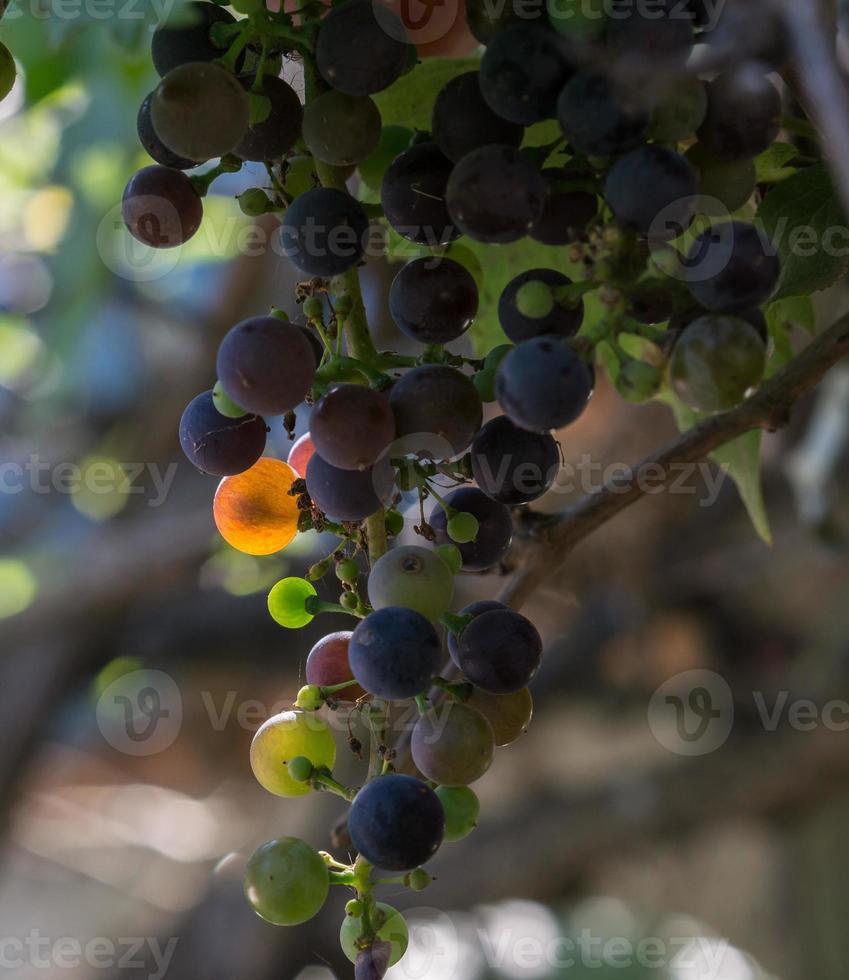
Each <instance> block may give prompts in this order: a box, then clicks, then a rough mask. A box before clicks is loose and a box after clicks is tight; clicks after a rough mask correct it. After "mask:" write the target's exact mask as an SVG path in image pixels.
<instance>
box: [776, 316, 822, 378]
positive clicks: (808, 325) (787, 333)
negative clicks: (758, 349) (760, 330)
mask: <svg viewBox="0 0 849 980" xmlns="http://www.w3.org/2000/svg"><path fill="white" fill-rule="evenodd" d="M766 325H767V329H768V330H769V335H770V337H771V338H772V341H773V344H774V345H775V351H774V353H773V355H772V357H771V358H770V361H769V365H768V367H767V376H768V377H771V376H772V375H773V374H775V372H776V371H778V370H779V369H780V368H783V367H784V365H785V364H788V363H789V362H790V361H792V360H793V357H794V354H795V352H794V350H793V344H792V336H793V332H794V331H795V330H804V331H806V332H807V333H809V334H814V333H816V329H817V315H816V310H815V309H814V303H813V300H812V299H811V297H810V296H789V297H787V299H779V300H776V301H775V302H773V303H770V305H769V306H768V307H767V309H766Z"/></svg>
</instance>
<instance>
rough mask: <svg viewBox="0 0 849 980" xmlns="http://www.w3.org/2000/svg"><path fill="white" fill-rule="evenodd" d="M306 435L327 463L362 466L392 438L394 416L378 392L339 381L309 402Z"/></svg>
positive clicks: (346, 467)
mask: <svg viewBox="0 0 849 980" xmlns="http://www.w3.org/2000/svg"><path fill="white" fill-rule="evenodd" d="M310 435H311V436H312V441H313V445H314V446H315V451H316V452H317V453H318V454H319V456H321V458H322V459H324V460H325V461H326V462H328V463H330V465H331V466H336V467H338V468H339V469H343V470H365V469H368V467H370V466H372V465H373V464H374V463H375V462H376V461H377V459H378V457H379V456H380V455H381V453H382V452H383V451H384V450H385V449H386V447H387V446H388V445H389V444H390V443H391V442H392V440H393V439H394V438H395V417H394V415H393V414H392V407H391V406H390V404H389V399H388V398H387V397H386V395H384V394H383V393H382V392H379V391H374V390H373V389H371V388H364V387H363V386H362V385H354V384H340V385H338V386H337V387H336V388H333V389H331V390H330V391H329V392H328V393H327V394H326V395H322V397H321V398H319V400H318V401H317V402H316V403H315V405H314V406H313V409H312V411H311V412H310Z"/></svg>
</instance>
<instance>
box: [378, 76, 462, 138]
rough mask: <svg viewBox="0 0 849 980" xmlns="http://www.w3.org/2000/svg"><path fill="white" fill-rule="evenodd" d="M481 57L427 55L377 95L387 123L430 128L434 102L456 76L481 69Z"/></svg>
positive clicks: (424, 129)
mask: <svg viewBox="0 0 849 980" xmlns="http://www.w3.org/2000/svg"><path fill="white" fill-rule="evenodd" d="M479 66H480V61H479V60H478V59H477V58H427V59H426V60H425V61H420V62H419V64H418V65H416V67H415V68H414V69H413V70H412V71H411V72H408V73H407V74H406V75H402V76H401V78H399V79H398V81H397V82H395V83H394V85H390V87H389V88H388V89H386V90H385V91H383V92H378V94H377V95H375V96H373V98H374V101H375V102H376V103H377V107H378V108H379V109H380V116H381V119H382V120H383V125H384V126H407V127H409V128H411V129H418V130H421V131H422V132H430V125H431V117H432V116H433V104H434V102H436V97H437V95H438V94H439V92H440V89H442V87H443V86H444V85H446V84H447V83H448V82H450V81H451V79H452V78H456V77H457V75H462V74H464V73H465V72H467V71H477V70H478V67H479Z"/></svg>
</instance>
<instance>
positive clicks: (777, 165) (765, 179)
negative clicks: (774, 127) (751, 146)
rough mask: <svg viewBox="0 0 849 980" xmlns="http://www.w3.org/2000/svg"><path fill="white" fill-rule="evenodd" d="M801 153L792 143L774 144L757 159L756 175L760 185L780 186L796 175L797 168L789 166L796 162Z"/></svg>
mask: <svg viewBox="0 0 849 980" xmlns="http://www.w3.org/2000/svg"><path fill="white" fill-rule="evenodd" d="M798 155H799V151H798V150H797V149H796V147H795V146H793V145H791V144H790V143H773V144H772V146H771V147H770V148H769V149H768V150H764V152H763V153H761V155H760V156H759V157H756V158H755V173H756V174H757V180H758V183H759V184H778V183H780V182H781V181H782V180H786V179H787V178H788V177H792V176H793V174H795V173H796V168H795V167H789V166H787V164H789V163H790V161H791V160H795V159H796V157H797V156H798Z"/></svg>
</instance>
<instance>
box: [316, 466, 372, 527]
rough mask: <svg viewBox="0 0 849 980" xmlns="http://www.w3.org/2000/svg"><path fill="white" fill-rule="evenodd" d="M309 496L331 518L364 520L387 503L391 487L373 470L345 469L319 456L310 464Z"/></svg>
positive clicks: (354, 520)
mask: <svg viewBox="0 0 849 980" xmlns="http://www.w3.org/2000/svg"><path fill="white" fill-rule="evenodd" d="M306 481H307V493H308V494H309V495H310V497H311V498H312V501H313V503H314V504H315V505H316V507H318V509H319V510H321V511H322V512H323V513H324V514H326V515H327V516H328V517H331V518H335V519H336V520H339V521H353V522H356V521H364V520H365V519H366V518H367V517H371V515H372V514H374V513H375V512H376V511H378V510H380V508H381V507H382V506H383V505H384V503H385V502H386V500H387V498H388V496H389V493H390V491H391V487H389V486H386V485H385V483H386V481H385V480H383V479H381V478H380V474H377V473H376V472H375V471H374V470H373V469H366V470H343V469H340V468H339V467H338V466H331V465H330V463H328V462H327V461H326V460H324V459H322V458H321V456H319V455H318V453H313V455H312V457H311V459H310V461H309V463H308V465H307V476H306Z"/></svg>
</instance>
